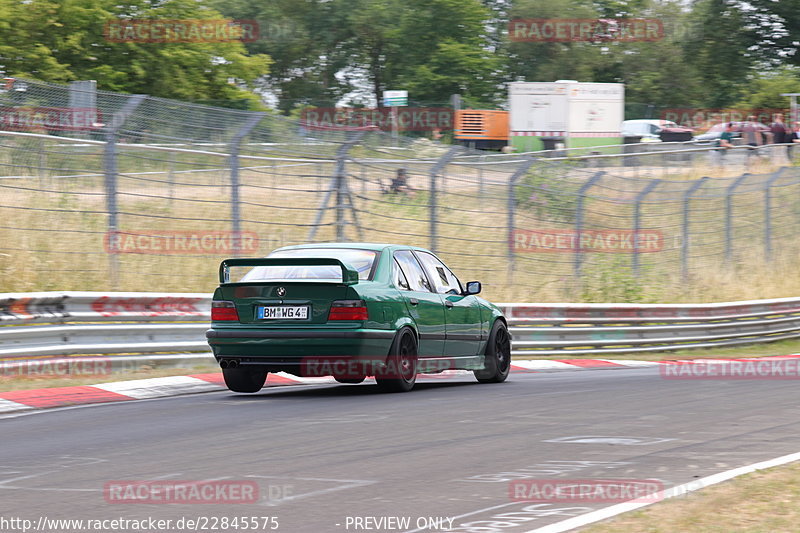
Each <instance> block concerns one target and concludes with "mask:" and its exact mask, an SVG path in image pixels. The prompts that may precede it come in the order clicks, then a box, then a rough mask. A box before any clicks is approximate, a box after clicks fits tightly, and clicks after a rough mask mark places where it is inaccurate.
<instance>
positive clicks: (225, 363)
mask: <svg viewBox="0 0 800 533" xmlns="http://www.w3.org/2000/svg"><path fill="white" fill-rule="evenodd" d="M219 367H220V368H228V360H227V359H222V360H221V361H220V362H219Z"/></svg>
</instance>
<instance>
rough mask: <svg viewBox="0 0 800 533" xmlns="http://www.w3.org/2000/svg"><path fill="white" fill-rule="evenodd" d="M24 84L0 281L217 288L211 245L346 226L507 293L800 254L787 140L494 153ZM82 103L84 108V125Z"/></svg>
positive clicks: (305, 236) (654, 279)
mask: <svg viewBox="0 0 800 533" xmlns="http://www.w3.org/2000/svg"><path fill="white" fill-rule="evenodd" d="M25 89H26V90H25V91H18V92H14V91H8V92H6V93H4V94H2V95H0V106H2V108H3V109H4V110H5V111H4V113H5V115H4V116H5V117H6V118H5V120H4V122H3V126H4V130H5V131H0V271H2V273H3V281H2V282H1V283H0V292H8V291H31V290H88V289H91V290H137V291H138V290H159V291H208V290H210V289H211V288H212V287H213V286H214V285H215V283H216V267H217V264H216V263H217V261H218V260H221V259H224V258H226V257H229V256H232V255H251V256H258V255H265V254H267V253H268V252H269V251H270V250H272V249H274V248H276V247H278V246H282V245H288V244H297V243H305V242H321V241H336V240H340V241H342V240H347V241H373V242H400V243H407V244H414V245H421V246H426V247H429V248H431V249H432V250H434V251H435V252H437V253H438V254H440V255H441V256H442V258H443V259H444V260H445V261H446V262H448V264H450V265H451V266H452V267H453V269H454V270H455V271H456V272H457V273H459V274H460V275H461V277H462V278H469V279H479V280H481V281H483V282H484V286H485V288H486V293H487V296H488V297H489V298H493V299H498V300H506V301H511V300H516V301H536V300H542V301H544V300H560V301H565V300H566V301H575V300H589V301H658V300H665V299H689V300H691V299H698V298H705V297H708V298H712V299H713V298H718V299H728V300H730V299H732V298H735V297H737V296H738V295H742V296H743V297H767V296H780V295H784V294H785V291H786V290H791V288H793V287H791V286H790V288H789V289H787V285H786V283H789V281H790V280H788V277H787V276H785V275H784V274H783V273H784V272H786V270H785V269H784V267H782V266H781V265H785V264H793V260H794V254H795V253H796V250H795V244H794V241H795V238H794V234H795V233H796V232H797V229H798V228H800V205H798V202H800V195H798V193H799V192H800V168H797V167H794V166H792V161H791V158H792V157H793V156H794V154H792V153H791V151H790V150H789V149H788V147H786V146H767V147H761V148H758V149H750V148H748V147H742V148H736V149H732V150H727V151H726V152H725V153H724V155H723V154H722V152H719V151H717V150H716V149H714V148H709V147H697V146H692V147H691V148H689V149H687V147H686V146H682V147H672V146H664V147H661V148H681V149H672V150H663V149H662V150H659V151H655V152H646V153H637V152H634V151H633V150H632V148H631V147H630V146H618V147H607V148H605V149H602V150H595V151H599V152H600V153H596V154H591V153H590V154H585V153H584V154H577V155H576V154H574V153H562V152H550V153H536V154H488V153H478V152H472V151H468V150H466V149H463V148H459V147H450V146H446V145H439V144H438V143H434V142H430V141H425V140H424V139H423V140H419V139H417V140H411V139H407V138H404V137H397V136H391V135H387V134H384V133H381V132H376V131H372V130H370V129H362V130H358V129H354V128H351V129H348V130H341V129H336V128H325V129H323V128H310V127H308V125H307V124H303V123H302V122H298V121H291V120H288V119H285V118H282V117H277V116H273V115H270V114H265V113H252V112H244V111H236V110H230V109H221V108H212V107H207V106H198V105H192V104H186V103H180V102H173V101H168V100H161V99H154V98H149V97H140V96H135V95H118V94H113V93H103V92H100V91H97V92H95V91H92V90H86V91H85V93H86V94H83V96H81V94H82V93H81V91H77V92H76V89H74V88H73V89H72V90H70V89H68V88H65V87H62V86H56V85H48V84H39V83H34V82H27V83H26V84H25ZM18 93H19V94H18ZM87 95H96V101H92V99H91V98H90V97H89V96H87ZM65 109H66V111H64V110H65ZM75 109H84V110H86V109H88V110H90V111H87V112H85V113H86V115H87V116H88V118H87V117H83V119H82V121H81V122H80V123H78V121H77V119H76V118H75V116H74V113H75V111H74V110H75ZM9 110H13V112H14V113H16V115H9V113H10V112H11V111H9ZM37 110H38V111H37ZM48 110H50V111H48ZM59 110H61V111H59ZM69 110H72V111H71V112H72V113H73V115H70V116H67V117H62V118H61V119H60V121H59V120H56V121H55V122H53V120H50V119H47V120H45V119H40V120H38V121H37V120H33V119H30V120H28V122H27V123H25V122H24V121H23V118H24V117H25V116H28V117H33V116H35V114H36V113H40V114H41V113H48V112H49V113H52V114H53V115H52V116H56V117H57V116H59V115H58V113H69V112H70V111H69ZM26 112H27V113H29V115H25V113H26ZM9 116H12V117H16V118H13V119H9V118H8V117H9ZM20 117H23V118H20ZM14 120H16V122H14ZM48 120H50V122H48ZM48 128H49V129H48ZM9 130H12V131H9ZM13 130H17V131H13ZM20 130H25V131H20ZM640 149H641V147H638V146H637V148H636V150H640ZM765 277H766V278H769V277H777V278H780V280H781V283H773V284H772V285H770V286H767V285H765V282H764V279H766V278H765ZM715 289H719V291H725V294H720V295H717V294H715V293H714V290H715ZM737 291H738V292H737ZM748 291H749V292H748ZM776 292H777V293H778V294H775V293H776ZM731 293H733V294H731Z"/></svg>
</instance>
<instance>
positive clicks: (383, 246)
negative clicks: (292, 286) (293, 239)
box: [274, 242, 428, 252]
mask: <svg viewBox="0 0 800 533" xmlns="http://www.w3.org/2000/svg"><path fill="white" fill-rule="evenodd" d="M304 248H351V249H354V250H374V251H376V252H381V251H383V250H387V249H392V250H398V249H403V250H406V249H412V250H421V251H424V252H427V251H428V250H426V249H425V248H420V247H419V246H408V245H404V244H389V243H376V242H318V243H308V244H295V245H294V246H283V247H281V248H278V249H277V250H274V251H278V250H300V249H304Z"/></svg>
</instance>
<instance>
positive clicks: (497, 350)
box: [473, 320, 511, 383]
mask: <svg viewBox="0 0 800 533" xmlns="http://www.w3.org/2000/svg"><path fill="white" fill-rule="evenodd" d="M510 370H511V335H509V333H508V328H506V325H505V324H503V321H502V320H497V321H495V323H494V326H492V332H491V333H490V334H489V342H488V343H487V344H486V357H485V359H484V364H483V370H474V371H473V372H474V374H475V377H476V378H477V379H478V381H480V382H481V383H502V382H503V381H505V380H506V378H507V377H508V372H509V371H510Z"/></svg>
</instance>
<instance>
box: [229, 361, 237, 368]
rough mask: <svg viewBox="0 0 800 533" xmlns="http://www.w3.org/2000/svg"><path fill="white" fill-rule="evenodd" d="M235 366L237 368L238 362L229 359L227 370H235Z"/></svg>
mask: <svg viewBox="0 0 800 533" xmlns="http://www.w3.org/2000/svg"><path fill="white" fill-rule="evenodd" d="M237 366H239V361H237V360H236V359H231V360H230V361H228V368H236V367H237Z"/></svg>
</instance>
